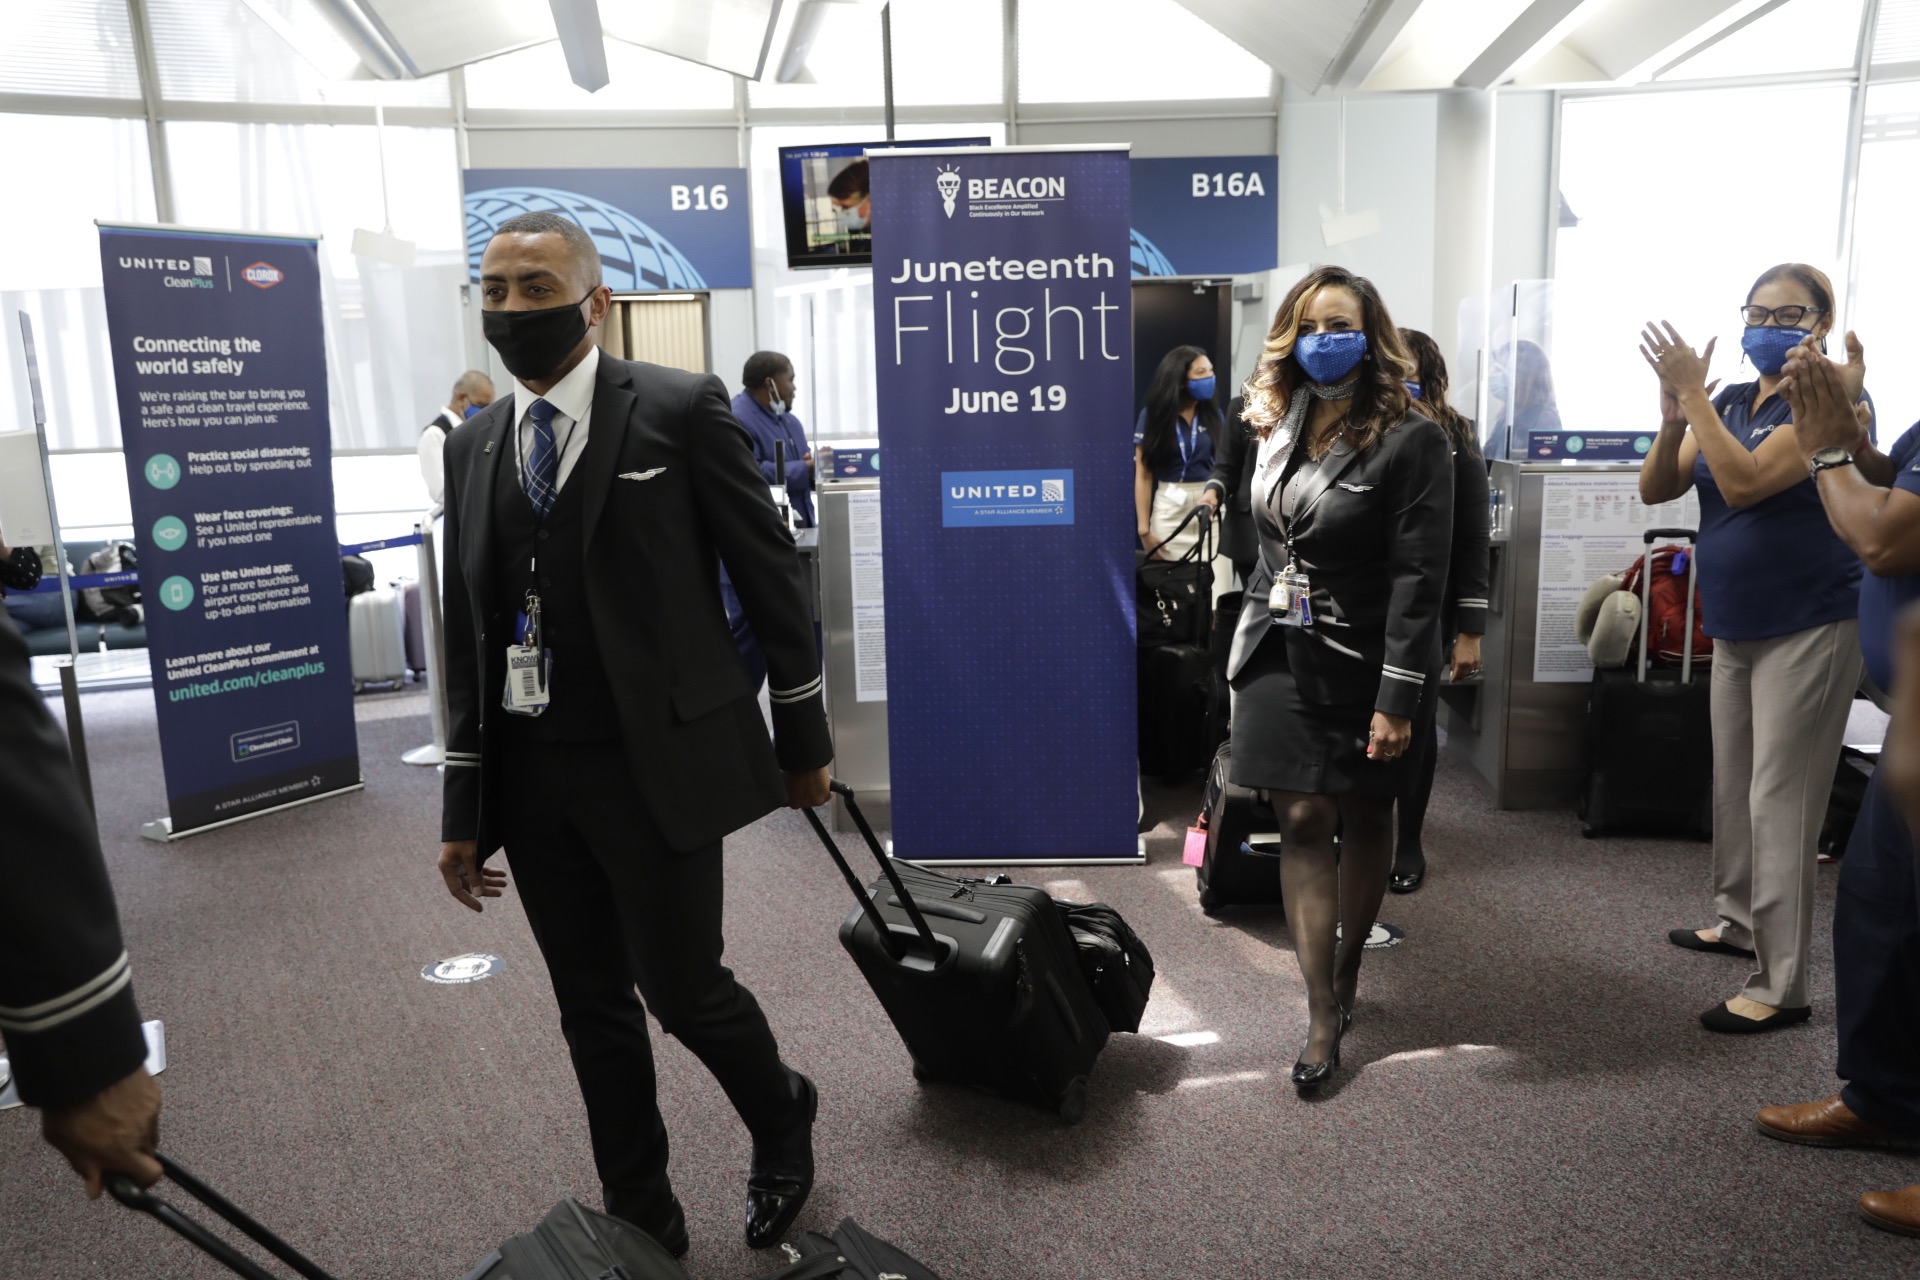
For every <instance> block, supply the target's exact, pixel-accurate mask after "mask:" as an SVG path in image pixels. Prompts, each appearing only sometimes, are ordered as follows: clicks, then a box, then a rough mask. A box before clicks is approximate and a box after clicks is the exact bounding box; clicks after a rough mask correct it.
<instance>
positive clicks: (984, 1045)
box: [801, 781, 1108, 1124]
mask: <svg viewBox="0 0 1920 1280" xmlns="http://www.w3.org/2000/svg"><path fill="white" fill-rule="evenodd" d="M833 790H834V792H835V793H836V794H837V795H839V797H840V798H841V800H842V801H844V802H845V804H846V808H847V813H848V814H849V815H850V816H851V817H852V818H853V821H854V825H855V826H857V827H858V828H859V829H860V835H861V837H862V838H863V839H864V840H865V841H866V843H867V848H868V849H869V850H870V851H871V852H872V854H873V856H874V859H875V861H877V862H878V863H879V864H880V871H881V878H880V879H878V880H876V881H874V882H873V884H872V886H871V887H869V886H866V885H863V884H861V883H860V878H859V877H858V876H856V875H855V874H854V873H853V868H852V867H850V866H848V865H847V860H846V857H845V856H844V855H843V854H842V853H841V852H840V846H839V845H838V844H837V843H835V841H834V838H833V835H832V833H830V832H829V831H828V830H827V828H826V824H824V823H823V822H821V820H820V815H819V814H817V813H815V812H814V811H813V810H811V809H803V810H801V812H803V813H805V814H806V815H807V821H808V822H809V823H811V824H812V826H813V829H814V832H815V834H817V835H818V836H819V837H820V843H821V844H823V845H825V846H826V848H827V853H828V854H829V855H830V856H831V857H832V858H833V862H834V865H835V866H837V867H838V868H839V869H840V874H841V875H842V876H844V877H845V878H846V881H847V885H848V887H849V888H851V889H852V890H853V894H854V898H855V899H856V900H857V901H858V903H859V905H858V906H856V907H855V908H854V909H853V911H852V912H851V913H850V914H849V915H848V916H847V917H846V919H845V920H843V921H842V922H841V924H840V945H841V946H843V947H845V948H846V949H847V954H848V955H850V956H852V957H853V962H854V963H855V964H856V965H858V966H859V968H860V973H861V975H862V976H863V977H865V978H866V980H867V985H868V986H870V987H872V988H873V993H874V995H875V996H877V997H879V1000H880V1005H881V1007H882V1008H884V1009H885V1010H886V1012H887V1017H888V1018H890V1019H892V1021H893V1025H894V1029H895V1030H896V1031H898V1032H899V1033H900V1038H901V1040H903V1041H905V1042H906V1046H907V1052H908V1054H909V1055H911V1057H912V1060H913V1074H914V1078H915V1079H917V1080H920V1081H922V1082H927V1081H936V1080H944V1081H952V1082H955V1083H958V1084H967V1085H972V1086H974V1087H975V1088H979V1089H984V1090H987V1091H988V1092H991V1093H996V1094H999V1095H1001V1096H1003V1097H1008V1098H1017V1099H1020V1100H1022V1101H1026V1102H1031V1103H1035V1104H1037V1105H1039V1106H1042V1107H1046V1108H1048V1109H1050V1110H1054V1111H1057V1112H1059V1114H1060V1118H1061V1119H1062V1120H1064V1121H1066V1122H1067V1123H1068V1124H1074V1123H1077V1122H1078V1121H1079V1120H1080V1118H1081V1116H1083V1115H1084V1114H1085V1113H1086V1105H1087V1076H1088V1073H1090V1072H1091V1071H1092V1070H1093V1060H1094V1058H1095V1057H1097V1056H1098V1055H1099V1053H1100V1050H1101V1048H1102V1047H1104V1046H1105V1045H1106V1042H1107V1035H1108V1027H1107V1020H1106V1015H1104V1014H1103V1013H1101V1012H1100V1006H1099V1004H1098V1003H1096V1001H1095V1000H1094V996H1093V991H1092V990H1091V988H1089V987H1088V985H1087V980H1086V978H1085V977H1084V976H1083V975H1082V974H1081V971H1080V959H1079V954H1078V950H1077V948H1076V947H1075V946H1074V942H1073V938H1072V937H1071V936H1070V935H1069V934H1068V932H1067V925H1066V922H1065V920H1064V918H1063V917H1062V914H1061V911H1060V908H1059V907H1058V906H1056V905H1055V903H1054V901H1053V899H1052V898H1050V897H1048V896H1047V893H1046V891H1045V890H1043V889H1038V888H1035V887H1033V886H1031V885H1017V884H1009V885H993V884H988V883H987V882H985V881H982V880H963V879H956V878H954V877H952V876H944V875H941V874H940V873H939V872H937V871H929V870H927V869H925V868H924V867H916V866H914V865H913V864H912V863H910V862H900V863H896V862H895V861H894V859H892V858H891V857H889V856H888V855H887V851H886V850H885V849H883V848H882V847H881V845H880V841H879V839H878V838H877V837H876V836H875V835H874V834H873V828H872V827H870V826H868V825H867V820H866V817H865V815H863V814H862V813H861V812H860V807H859V805H858V804H857V803H856V802H855V800H854V794H853V790H852V788H850V787H848V786H847V785H846V784H845V783H843V782H839V781H835V782H834V783H833ZM929 917H931V918H932V920H934V921H937V922H938V925H937V927H936V926H935V925H934V924H932V923H929Z"/></svg>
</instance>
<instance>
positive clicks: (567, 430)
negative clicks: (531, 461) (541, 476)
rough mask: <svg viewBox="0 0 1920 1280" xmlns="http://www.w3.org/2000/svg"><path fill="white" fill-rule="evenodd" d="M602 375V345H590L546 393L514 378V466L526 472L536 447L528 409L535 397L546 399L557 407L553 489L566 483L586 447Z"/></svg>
mask: <svg viewBox="0 0 1920 1280" xmlns="http://www.w3.org/2000/svg"><path fill="white" fill-rule="evenodd" d="M599 377H600V348H599V347H598V346H593V347H588V348H587V357H586V359H584V360H582V361H581V362H580V363H579V364H577V365H575V366H574V367H573V369H572V370H571V371H570V372H569V373H568V374H567V376H566V377H564V378H562V379H560V381H558V382H556V383H555V384H554V385H553V389H552V390H551V391H549V392H547V394H545V395H544V396H543V395H540V394H539V393H537V392H534V391H530V390H528V389H527V386H526V384H525V383H523V382H521V381H520V379H518V378H515V379H514V380H513V421H514V425H515V431H514V451H513V461H514V466H515V467H516V468H517V469H518V471H519V473H520V474H521V475H523V476H524V475H525V474H526V469H527V454H528V452H529V451H530V450H531V449H532V448H533V422H532V420H531V419H529V418H528V417H527V410H528V409H529V408H531V407H532V405H533V402H534V401H535V400H545V401H546V402H547V403H548V404H550V405H552V406H553V408H554V414H553V443H554V447H555V448H557V449H559V451H560V464H559V466H558V467H557V468H556V469H555V471H554V477H553V491H554V492H555V493H558V492H560V490H561V489H563V488H565V487H566V484H567V477H568V476H569V475H571V474H572V473H573V464H574V463H576V462H578V461H579V460H580V455H581V453H583V452H584V451H585V450H586V447H587V419H588V418H590V417H592V416H593V388H594V384H595V383H596V382H597V381H598V380H599Z"/></svg>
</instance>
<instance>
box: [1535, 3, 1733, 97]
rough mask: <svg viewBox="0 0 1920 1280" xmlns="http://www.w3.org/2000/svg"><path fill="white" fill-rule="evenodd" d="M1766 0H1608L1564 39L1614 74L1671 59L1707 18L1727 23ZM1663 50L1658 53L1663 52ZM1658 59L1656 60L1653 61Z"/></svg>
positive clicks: (1690, 41) (1688, 43)
mask: <svg viewBox="0 0 1920 1280" xmlns="http://www.w3.org/2000/svg"><path fill="white" fill-rule="evenodd" d="M1766 3H1767V0H1613V3H1612V4H1609V5H1607V6H1605V7H1604V8H1602V9H1601V10H1600V11H1599V12H1597V13H1596V14H1595V15H1594V16H1593V18H1592V19H1591V20H1589V21H1588V22H1586V23H1585V24H1583V25H1582V26H1581V27H1580V29H1579V30H1578V31H1576V32H1574V33H1573V34H1572V35H1571V36H1570V37H1569V38H1568V40H1567V44H1568V45H1569V46H1570V47H1571V48H1572V50H1573V51H1574V52H1575V53H1578V54H1579V55H1580V56H1581V57H1583V58H1585V59H1586V60H1587V61H1588V62H1591V63H1592V64H1593V65H1594V66H1596V67H1598V68H1600V70H1601V72H1602V73H1604V75H1605V76H1606V78H1607V79H1609V80H1620V79H1624V78H1626V77H1627V76H1629V75H1631V74H1633V72H1634V71H1636V70H1638V69H1640V68H1643V67H1645V66H1647V64H1648V63H1649V62H1654V63H1655V65H1660V62H1664V61H1667V60H1671V59H1672V58H1673V57H1675V56H1677V55H1679V54H1682V53H1684V52H1685V51H1686V50H1687V49H1688V48H1689V47H1691V45H1692V44H1695V43H1698V41H1699V40H1700V39H1701V38H1702V37H1703V36H1704V35H1706V34H1710V33H1705V32H1702V30H1701V29H1702V28H1703V27H1707V26H1708V25H1709V24H1716V23H1720V24H1726V25H1731V24H1733V23H1735V22H1738V21H1740V20H1741V19H1743V18H1745V17H1747V16H1748V15H1749V14H1750V13H1751V12H1752V11H1753V10H1755V9H1760V8H1764V7H1766ZM1663 55H1664V57H1663ZM1656 60H1660V62H1656Z"/></svg>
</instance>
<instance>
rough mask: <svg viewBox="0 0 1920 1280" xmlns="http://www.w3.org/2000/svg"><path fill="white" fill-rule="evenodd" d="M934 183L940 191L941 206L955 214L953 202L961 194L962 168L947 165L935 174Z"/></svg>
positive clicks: (949, 212) (948, 212) (951, 214)
mask: <svg viewBox="0 0 1920 1280" xmlns="http://www.w3.org/2000/svg"><path fill="white" fill-rule="evenodd" d="M933 185H934V187H935V189H936V190H938V191H939V192H940V207H941V208H943V209H945V210H946V211H947V216H948V217H949V218H951V217H952V216H953V202H954V201H955V200H956V199H958V198H959V196H960V170H959V168H958V167H957V166H952V165H949V166H945V167H943V168H942V169H941V170H940V172H939V173H938V174H936V175H935V176H934V179H933Z"/></svg>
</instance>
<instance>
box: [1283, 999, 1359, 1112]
mask: <svg viewBox="0 0 1920 1280" xmlns="http://www.w3.org/2000/svg"><path fill="white" fill-rule="evenodd" d="M1352 1025H1353V1015H1352V1014H1351V1013H1349V1012H1348V1011H1347V1010H1345V1009H1342V1010H1341V1011H1340V1029H1339V1030H1338V1031H1336V1032H1334V1033H1333V1056H1332V1057H1330V1058H1328V1059H1327V1060H1326V1061H1325V1062H1301V1061H1299V1060H1298V1059H1296V1060H1295V1061H1294V1064H1293V1087H1294V1088H1296V1089H1298V1090H1300V1092H1302V1093H1311V1092H1313V1091H1314V1090H1315V1089H1318V1088H1319V1087H1320V1086H1321V1085H1323V1084H1325V1083H1326V1082H1327V1081H1329V1080H1331V1079H1333V1073H1334V1071H1335V1069H1337V1068H1338V1067H1339V1066H1340V1042H1341V1041H1342V1040H1343V1039H1345V1038H1346V1035H1347V1028H1348V1027H1351V1026H1352Z"/></svg>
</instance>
